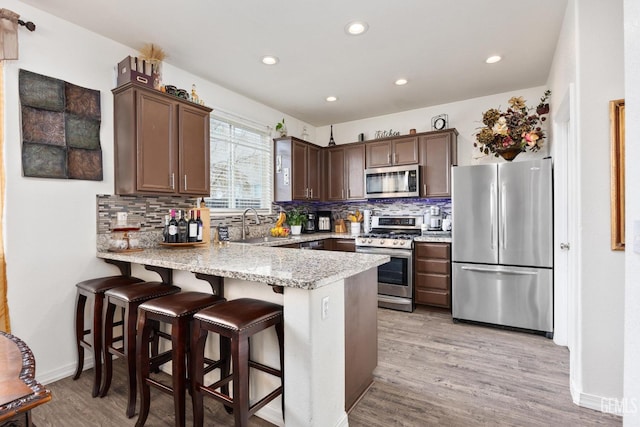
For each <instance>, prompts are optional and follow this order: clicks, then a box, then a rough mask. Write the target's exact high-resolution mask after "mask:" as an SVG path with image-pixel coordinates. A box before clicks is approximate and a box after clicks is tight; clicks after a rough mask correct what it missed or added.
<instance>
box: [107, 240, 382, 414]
mask: <svg viewBox="0 0 640 427" xmlns="http://www.w3.org/2000/svg"><path fill="white" fill-rule="evenodd" d="M97 256H98V257H99V258H103V259H105V260H107V261H109V260H114V261H120V262H125V263H130V264H133V266H132V268H133V270H134V271H133V273H134V275H136V276H139V277H143V278H145V277H144V274H145V273H147V274H148V272H145V271H144V269H143V268H142V267H141V266H144V267H145V268H147V269H149V270H152V271H156V272H160V273H163V272H164V274H165V276H164V277H163V279H165V281H167V278H168V279H169V280H172V279H173V278H175V280H174V282H175V283H174V284H176V285H178V286H180V287H182V288H183V289H185V290H187V289H188V290H203V289H198V288H199V287H201V286H205V288H204V289H206V288H208V285H207V283H206V282H203V281H199V280H196V279H195V278H194V277H193V275H191V274H190V273H196V276H197V277H198V278H204V279H205V280H207V281H208V282H209V283H210V284H211V286H212V287H214V288H215V287H216V286H217V285H218V284H219V282H223V293H224V296H225V297H226V298H227V299H235V298H240V297H253V298H259V299H265V300H269V301H272V302H276V303H279V304H282V305H283V307H284V322H285V372H286V375H285V420H286V425H287V426H328V425H330V426H341V425H347V424H348V421H347V414H346V411H345V407H346V408H347V409H348V408H349V407H351V406H352V405H353V404H354V403H355V401H357V399H358V397H359V396H360V395H361V394H362V393H363V392H364V391H365V390H366V388H367V387H368V386H369V384H370V383H371V381H372V372H373V369H374V368H375V366H376V364H377V332H376V331H377V330H376V328H377V325H376V322H377V314H376V313H377V267H378V266H379V265H382V264H384V263H386V262H388V261H389V257H388V256H386V255H365V254H357V253H345V252H325V251H307V250H296V249H289V248H278V247H260V246H254V245H246V244H236V243H233V242H232V243H229V244H227V245H226V246H219V245H206V246H203V247H194V248H189V249H183V248H180V249H177V248H176V249H174V248H164V247H161V248H152V249H145V250H144V251H141V252H131V253H117V252H98V253H97ZM168 272H170V273H168ZM174 272H175V273H176V274H173V273H174ZM138 273H140V274H138ZM161 275H162V274H161ZM219 278H222V280H220V281H219V282H218V280H219ZM148 280H157V277H155V278H150V279H148ZM272 288H273V290H274V291H276V292H272ZM256 338H258V339H256V340H255V341H254V342H253V343H252V355H253V356H254V357H257V358H259V359H262V361H263V362H264V363H266V364H273V365H274V366H277V365H278V356H277V345H276V343H275V335H274V336H273V337H271V336H264V337H256ZM257 380H258V381H256V382H257V387H256V388H255V390H254V391H255V392H256V395H260V393H261V392H262V391H263V389H264V390H268V389H269V388H270V387H271V384H270V383H266V382H265V383H262V382H261V381H263V380H264V379H262V378H260V377H257ZM264 381H266V380H264ZM252 384H253V382H252ZM345 388H346V390H345ZM339 390H345V393H339V392H338V391H339ZM253 397H255V396H253ZM253 397H252V398H253ZM279 406H280V405H279V401H278V399H276V400H275V401H273V402H271V404H270V405H267V406H266V407H265V408H263V409H262V410H261V411H259V412H258V415H259V416H261V417H263V418H265V419H267V420H268V421H270V422H273V423H276V424H280V425H283V423H282V417H281V413H280V409H279Z"/></svg>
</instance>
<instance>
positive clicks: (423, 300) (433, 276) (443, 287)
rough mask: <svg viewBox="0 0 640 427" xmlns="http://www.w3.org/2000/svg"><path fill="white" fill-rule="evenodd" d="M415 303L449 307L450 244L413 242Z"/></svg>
mask: <svg viewBox="0 0 640 427" xmlns="http://www.w3.org/2000/svg"><path fill="white" fill-rule="evenodd" d="M414 272H415V275H414V289H415V303H416V304H423V305H430V306H436V307H442V308H447V309H451V244H450V243H426V242H416V244H415V266H414Z"/></svg>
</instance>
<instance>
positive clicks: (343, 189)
mask: <svg viewBox="0 0 640 427" xmlns="http://www.w3.org/2000/svg"><path fill="white" fill-rule="evenodd" d="M342 198H343V199H344V188H343V189H342Z"/></svg>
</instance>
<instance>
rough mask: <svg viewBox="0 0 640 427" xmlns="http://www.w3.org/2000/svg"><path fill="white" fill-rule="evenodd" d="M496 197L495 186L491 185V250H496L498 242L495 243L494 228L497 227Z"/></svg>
mask: <svg viewBox="0 0 640 427" xmlns="http://www.w3.org/2000/svg"><path fill="white" fill-rule="evenodd" d="M495 195H496V188H495V186H494V185H493V184H491V199H490V200H489V206H491V213H490V215H491V249H495V248H496V242H495V234H496V233H495V230H494V227H495V225H496V201H495Z"/></svg>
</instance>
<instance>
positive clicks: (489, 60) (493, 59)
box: [485, 55, 502, 64]
mask: <svg viewBox="0 0 640 427" xmlns="http://www.w3.org/2000/svg"><path fill="white" fill-rule="evenodd" d="M501 59H502V58H501V57H499V56H498V55H495V56H490V57H488V58H487V60H486V61H485V62H486V63H487V64H495V63H496V62H498V61H500V60H501Z"/></svg>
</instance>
